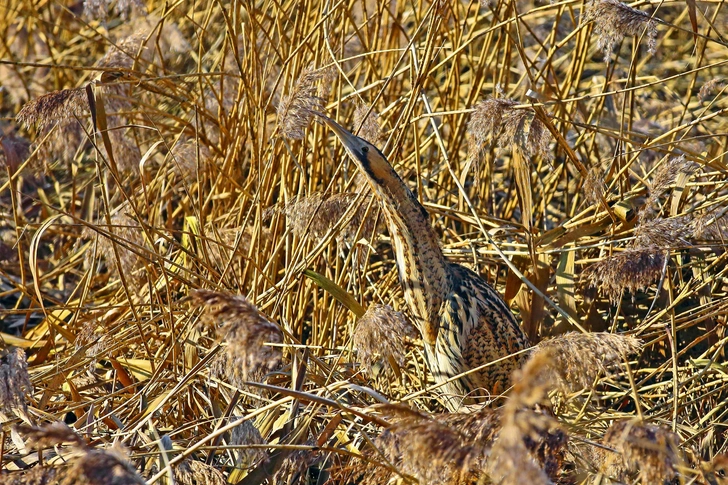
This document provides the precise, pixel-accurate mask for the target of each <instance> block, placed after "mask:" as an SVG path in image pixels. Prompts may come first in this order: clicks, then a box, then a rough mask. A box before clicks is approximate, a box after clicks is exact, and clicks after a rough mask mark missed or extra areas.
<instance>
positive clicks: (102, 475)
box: [59, 447, 146, 485]
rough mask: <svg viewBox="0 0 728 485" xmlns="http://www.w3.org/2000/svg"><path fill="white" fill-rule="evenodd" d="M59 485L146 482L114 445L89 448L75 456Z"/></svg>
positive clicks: (116, 484) (128, 484) (111, 484)
mask: <svg viewBox="0 0 728 485" xmlns="http://www.w3.org/2000/svg"><path fill="white" fill-rule="evenodd" d="M64 475H65V476H64V478H63V479H62V480H61V482H60V483H59V485H81V484H84V485H144V484H146V482H145V481H144V479H142V477H141V476H139V474H138V473H137V471H136V469H135V468H134V467H133V466H132V465H131V463H129V462H128V459H127V456H126V453H125V452H124V451H123V450H121V449H119V448H116V447H112V448H110V449H108V450H89V451H88V452H86V453H84V454H83V455H81V456H79V457H77V458H75V459H74V460H73V461H72V463H71V465H70V467H69V468H68V470H67V472H66V473H65V474H64Z"/></svg>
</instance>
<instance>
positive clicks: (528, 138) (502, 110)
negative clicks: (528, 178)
mask: <svg viewBox="0 0 728 485" xmlns="http://www.w3.org/2000/svg"><path fill="white" fill-rule="evenodd" d="M516 105H518V102H516V101H514V100H512V99H507V98H488V99H486V100H485V101H482V102H480V103H479V104H478V105H477V106H476V107H475V111H474V112H473V115H472V117H471V118H470V122H469V123H468V134H469V135H470V137H469V139H468V155H469V157H470V159H471V160H472V161H473V162H478V161H479V160H480V159H481V158H482V156H483V152H484V150H485V148H486V147H487V146H488V145H493V144H494V143H495V144H496V145H497V146H499V147H502V148H504V147H514V146H517V147H520V149H521V150H523V152H524V153H526V154H527V155H528V156H530V157H533V156H536V155H541V156H542V157H544V158H547V159H550V158H551V152H550V151H549V143H551V133H550V132H549V130H548V129H547V128H546V126H545V125H544V124H543V123H542V122H541V121H540V120H539V119H537V118H536V114H535V113H534V111H533V110H532V109H530V108H528V109H516V108H515V106H516Z"/></svg>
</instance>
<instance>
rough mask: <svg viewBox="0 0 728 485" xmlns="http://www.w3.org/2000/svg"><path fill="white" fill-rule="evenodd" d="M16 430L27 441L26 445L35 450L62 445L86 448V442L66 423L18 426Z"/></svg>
mask: <svg viewBox="0 0 728 485" xmlns="http://www.w3.org/2000/svg"><path fill="white" fill-rule="evenodd" d="M17 429H18V432H19V433H20V434H22V435H23V436H25V438H26V439H27V440H28V444H29V445H30V446H34V447H36V448H37V449H42V448H48V447H51V446H56V445H61V444H63V443H72V444H73V445H74V446H77V447H79V448H83V449H85V448H86V442H85V441H84V440H83V439H82V438H81V437H80V436H79V435H77V434H76V433H75V432H74V431H73V430H72V429H71V428H69V427H68V425H67V424H66V423H62V422H60V421H57V422H55V423H49V424H46V425H44V426H25V425H20V426H18V427H17Z"/></svg>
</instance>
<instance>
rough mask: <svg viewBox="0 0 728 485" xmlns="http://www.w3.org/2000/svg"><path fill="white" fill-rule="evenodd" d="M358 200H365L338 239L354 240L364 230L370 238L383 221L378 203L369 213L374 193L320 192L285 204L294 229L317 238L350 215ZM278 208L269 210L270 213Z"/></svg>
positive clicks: (344, 240) (296, 231) (268, 213)
mask: <svg viewBox="0 0 728 485" xmlns="http://www.w3.org/2000/svg"><path fill="white" fill-rule="evenodd" d="M357 200H361V202H359V205H358V206H357V208H356V209H355V211H354V214H353V215H352V216H351V219H350V220H349V222H348V224H346V225H345V226H343V227H342V228H341V231H340V232H339V234H338V235H337V241H339V242H349V243H354V242H355V241H354V237H356V234H357V232H359V227H360V226H361V232H359V237H362V238H369V237H371V236H372V233H373V231H374V230H375V229H377V228H379V227H380V226H381V224H382V221H380V220H379V219H381V218H378V217H377V211H376V210H375V209H376V206H375V207H373V208H372V209H371V210H370V211H369V215H368V216H367V208H368V207H369V205H370V202H371V200H372V199H371V195H367V196H364V197H362V196H360V195H359V194H354V193H348V192H344V193H340V194H333V195H325V194H323V193H321V192H316V193H314V194H312V195H309V196H308V197H300V198H296V199H292V200H291V201H290V202H289V203H288V204H286V206H285V209H284V211H285V214H286V222H287V224H288V226H289V227H290V228H291V230H292V231H293V232H294V233H295V234H297V235H299V236H303V235H306V234H310V235H312V236H313V237H315V238H322V237H324V236H325V235H326V234H327V233H328V232H329V231H330V230H331V228H332V227H334V226H335V225H336V224H337V223H338V222H339V221H340V220H341V218H342V217H343V216H344V215H345V214H346V212H347V211H348V210H349V207H351V205H352V204H354V203H356V201H357ZM275 210H277V209H272V210H269V211H267V213H266V216H269V215H270V214H271V212H273V211H275Z"/></svg>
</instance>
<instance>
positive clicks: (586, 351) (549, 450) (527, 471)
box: [488, 333, 640, 484]
mask: <svg viewBox="0 0 728 485" xmlns="http://www.w3.org/2000/svg"><path fill="white" fill-rule="evenodd" d="M639 349H640V342H639V340H637V339H635V338H633V337H629V336H625V335H614V334H607V333H593V334H580V333H567V334H565V335H562V336H559V337H556V338H553V339H551V340H547V341H544V342H542V343H540V344H539V345H538V347H537V348H536V350H535V352H533V353H532V354H531V357H530V358H529V360H528V361H527V362H526V364H525V365H524V366H523V368H521V369H520V370H518V371H516V372H515V373H514V376H513V382H514V386H513V391H512V392H511V395H510V399H509V400H508V401H507V402H506V405H505V406H504V407H503V411H502V418H501V431H500V433H499V436H498V439H497V441H496V442H495V445H494V446H493V450H492V452H491V459H490V461H489V463H488V469H489V471H490V474H491V478H493V479H495V480H496V481H498V482H499V483H534V484H540V483H543V484H546V483H551V481H552V480H556V479H557V477H558V475H559V473H561V470H562V469H563V466H562V465H563V461H564V456H565V452H566V444H567V435H566V433H565V432H564V431H563V430H562V429H561V427H560V425H559V423H558V422H557V421H556V419H555V418H554V417H553V415H552V413H551V412H550V406H551V402H550V400H549V392H550V391H551V390H553V389H555V388H561V389H565V390H570V389H574V388H577V387H589V386H590V385H591V384H592V383H593V382H594V380H595V379H596V377H597V376H599V375H601V374H604V373H607V372H609V370H610V369H611V368H612V367H615V366H617V365H619V364H620V363H621V362H623V361H624V359H625V358H626V356H627V355H628V354H631V353H634V352H636V351H638V350H639Z"/></svg>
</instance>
